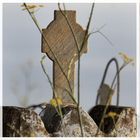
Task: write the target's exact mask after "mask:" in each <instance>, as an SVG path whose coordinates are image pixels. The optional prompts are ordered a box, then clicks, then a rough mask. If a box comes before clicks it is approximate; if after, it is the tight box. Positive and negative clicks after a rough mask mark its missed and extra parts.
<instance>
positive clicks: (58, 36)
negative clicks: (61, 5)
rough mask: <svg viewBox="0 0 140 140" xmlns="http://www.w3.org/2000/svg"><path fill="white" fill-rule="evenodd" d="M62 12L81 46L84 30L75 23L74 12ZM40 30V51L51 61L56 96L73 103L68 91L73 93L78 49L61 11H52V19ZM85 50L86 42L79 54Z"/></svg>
mask: <svg viewBox="0 0 140 140" xmlns="http://www.w3.org/2000/svg"><path fill="white" fill-rule="evenodd" d="M63 12H65V14H66V16H67V19H68V21H69V23H70V25H71V27H72V29H73V32H74V34H75V37H76V40H77V42H78V45H79V46H81V45H82V42H83V39H84V36H85V30H83V29H82V27H81V26H80V25H79V24H77V23H76V12H75V11H63ZM42 32H43V37H45V39H44V38H43V37H42V52H43V53H46V54H47V56H48V57H49V58H50V59H51V60H52V61H53V86H54V90H55V92H56V94H57V97H60V98H61V99H62V101H63V102H68V103H73V101H72V99H71V97H70V96H69V94H68V92H69V93H70V94H71V95H72V96H73V95H74V73H75V62H76V61H77V59H78V57H77V54H78V51H77V46H76V42H75V40H74V36H73V35H72V32H71V30H70V27H69V26H68V23H67V21H66V19H65V17H64V15H62V13H61V11H54V20H53V21H52V22H51V23H50V24H49V25H48V27H47V28H46V29H43V30H42ZM46 40H47V42H48V44H47V43H46ZM52 52H53V53H52ZM86 52H87V43H85V44H84V47H83V49H82V51H81V53H80V55H82V54H83V53H86ZM56 59H57V60H56ZM58 63H59V64H58ZM60 67H61V68H60ZM62 70H63V72H62ZM66 77H67V78H66ZM68 81H69V84H68Z"/></svg>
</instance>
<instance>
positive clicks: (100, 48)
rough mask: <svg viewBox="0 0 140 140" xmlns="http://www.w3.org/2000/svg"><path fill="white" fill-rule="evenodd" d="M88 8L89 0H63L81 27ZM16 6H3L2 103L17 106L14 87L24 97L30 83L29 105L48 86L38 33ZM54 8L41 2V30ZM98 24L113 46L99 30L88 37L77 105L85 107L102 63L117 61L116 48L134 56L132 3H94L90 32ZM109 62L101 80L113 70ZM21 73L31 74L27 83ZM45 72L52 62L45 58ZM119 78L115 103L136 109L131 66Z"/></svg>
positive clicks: (42, 97)
mask: <svg viewBox="0 0 140 140" xmlns="http://www.w3.org/2000/svg"><path fill="white" fill-rule="evenodd" d="M90 8H91V4H80V3H79V4H66V9H70V10H76V17H77V23H79V24H80V25H81V26H82V27H83V28H85V27H86V24H87V21H88V17H89V12H90ZM21 9H22V8H21V7H20V4H3V72H4V73H3V105H20V104H19V102H18V100H17V99H19V98H17V97H16V96H15V95H14V91H15V92H16V93H17V94H19V95H20V96H24V95H25V92H26V90H25V85H26V84H27V83H28V82H29V83H32V85H33V90H32V93H31V94H30V95H29V98H28V99H29V102H28V103H27V104H28V105H30V104H37V103H40V102H44V101H47V102H49V100H50V99H51V97H52V91H51V88H50V85H49V83H48V81H47V79H46V77H45V75H44V73H43V71H42V68H41V65H40V59H41V57H42V55H43V54H42V53H41V35H40V33H39V31H38V29H37V28H36V26H35V25H34V23H33V21H32V20H31V18H30V16H29V15H28V13H27V12H26V11H22V10H21ZM55 9H58V7H57V4H45V7H44V8H42V9H40V10H39V11H38V12H37V13H36V17H37V19H38V21H39V23H40V26H41V28H46V27H47V25H48V24H49V23H50V22H51V21H52V20H53V16H54V10H55ZM103 25H105V26H104V28H103V29H102V30H101V31H102V33H104V34H105V35H106V36H107V37H108V38H109V39H110V40H111V41H112V43H113V46H112V45H110V44H109V43H108V41H107V40H106V39H105V38H104V37H103V36H101V35H100V34H98V33H96V34H93V35H92V36H91V37H90V39H89V41H88V53H87V54H84V55H83V56H82V59H81V106H82V107H83V108H84V109H86V110H88V109H89V108H91V107H92V106H93V105H94V104H95V99H96V94H97V90H98V88H99V85H100V82H101V79H102V76H103V72H104V68H105V66H106V64H107V62H108V61H109V60H110V59H111V58H112V57H116V58H117V59H118V61H119V64H120V65H121V64H122V59H121V58H120V56H119V55H118V53H119V52H124V53H126V54H128V55H129V56H131V57H133V58H134V59H135V56H136V5H135V4H109V3H108V4H96V5H95V9H94V14H93V19H92V23H91V27H90V31H95V30H96V29H98V28H100V27H101V26H103ZM31 64H32V65H31ZM28 65H30V67H28ZM112 66H113V67H114V65H112ZM112 66H111V67H110V70H109V73H108V76H107V79H106V83H109V84H110V83H111V81H112V79H113V76H114V73H115V69H114V68H113V67H112ZM26 68H27V69H26ZM26 71H28V72H31V74H30V79H28V82H27V81H26V80H27V78H25V75H26ZM47 71H48V72H49V74H50V75H52V72H51V71H52V63H51V62H50V61H49V60H47ZM120 76H121V79H120V80H121V81H120V84H121V89H120V105H121V106H133V107H135V106H136V68H135V66H131V65H130V66H127V67H126V68H125V69H124V70H123V71H122V72H121V75H120ZM27 77H28V76H27ZM51 77H52V76H51ZM29 80H30V81H29ZM75 85H76V83H75ZM20 98H22V99H23V97H20ZM115 100H116V99H115V98H114V101H115Z"/></svg>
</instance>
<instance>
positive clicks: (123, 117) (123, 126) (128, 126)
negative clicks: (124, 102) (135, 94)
mask: <svg viewBox="0 0 140 140" xmlns="http://www.w3.org/2000/svg"><path fill="white" fill-rule="evenodd" d="M136 124H137V122H136V112H135V109H134V108H126V109H124V110H123V111H122V112H121V114H120V115H119V119H118V121H117V123H116V129H114V130H113V131H112V132H111V133H110V134H108V136H115V137H136V134H137V131H136V130H137V126H136Z"/></svg>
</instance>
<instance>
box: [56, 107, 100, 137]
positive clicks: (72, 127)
mask: <svg viewBox="0 0 140 140" xmlns="http://www.w3.org/2000/svg"><path fill="white" fill-rule="evenodd" d="M80 111H81V117H82V123H83V129H84V136H85V137H94V136H95V134H96V132H97V129H98V127H97V125H96V123H95V122H94V121H93V119H92V118H91V117H90V116H89V115H88V113H87V112H85V111H84V110H82V109H80ZM102 135H103V133H102V132H101V131H100V130H99V133H98V136H102ZM53 136H57V137H63V136H65V137H81V130H80V126H79V119H78V112H77V110H76V108H75V109H73V110H71V111H70V112H69V113H68V114H67V115H66V116H65V117H64V119H63V123H62V124H61V129H60V130H59V131H58V132H55V133H53Z"/></svg>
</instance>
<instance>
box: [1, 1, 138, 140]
mask: <svg viewBox="0 0 140 140" xmlns="http://www.w3.org/2000/svg"><path fill="white" fill-rule="evenodd" d="M22 2H27V3H58V2H60V3H62V2H63V3H92V2H95V3H136V14H137V18H136V19H137V24H136V35H137V45H136V92H137V93H136V94H137V108H136V110H137V115H139V116H140V111H139V110H140V103H139V99H140V89H139V86H140V73H139V72H140V61H139V60H140V49H139V47H140V46H139V45H140V44H139V39H140V38H139V37H140V27H139V26H140V25H139V24H140V17H139V16H140V10H139V9H140V1H139V0H20V1H19V0H1V1H0V11H1V12H0V14H1V16H0V25H1V28H0V45H1V47H0V115H2V109H1V106H2V92H3V53H2V52H3V49H2V48H3V46H2V45H3V44H2V41H3V38H2V27H3V24H2V18H3V9H2V8H3V7H2V5H3V3H22ZM0 119H1V117H0ZM139 121H140V120H139ZM1 124H2V119H1V120H0V137H1V136H2V125H1ZM137 126H138V128H137V131H138V130H139V131H140V126H139V124H138V123H137ZM139 131H138V132H137V138H138V137H140V132H139ZM137 138H135V139H137ZM2 139H5V138H2ZM6 139H26V138H6ZM33 139H34V138H33ZM36 139H38V138H36ZM39 139H44V140H46V138H39ZM47 139H53V138H47ZM55 139H56V138H55ZM57 139H62V138H57ZM70 139H83V138H70ZM84 139H85V138H84ZM90 139H98V138H90ZM100 139H106V138H100ZM110 139H113V138H110ZM118 139H119V138H118ZM121 139H128V138H121ZM133 139H134V138H133Z"/></svg>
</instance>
